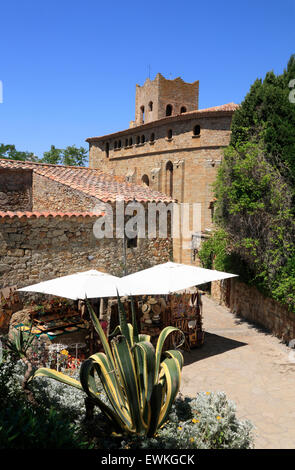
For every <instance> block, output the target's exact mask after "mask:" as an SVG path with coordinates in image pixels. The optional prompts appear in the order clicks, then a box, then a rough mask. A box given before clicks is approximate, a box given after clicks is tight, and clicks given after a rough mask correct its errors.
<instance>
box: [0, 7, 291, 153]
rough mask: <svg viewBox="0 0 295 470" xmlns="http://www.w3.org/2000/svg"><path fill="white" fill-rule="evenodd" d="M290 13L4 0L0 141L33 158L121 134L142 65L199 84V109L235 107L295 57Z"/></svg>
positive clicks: (265, 9)
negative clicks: (256, 83) (257, 82)
mask: <svg viewBox="0 0 295 470" xmlns="http://www.w3.org/2000/svg"><path fill="white" fill-rule="evenodd" d="M294 14H295V1H294V0H281V1H280V2H277V1H273V0H268V1H265V0H256V1H252V0H249V1H246V0H245V1H243V2H238V1H231V0H230V1H226V0H225V1H223V2H220V1H215V0H213V1H212V0H211V2H200V1H196V0H194V1H186V0H183V1H181V2H180V1H178V2H176V1H173V0H170V1H166V0H158V1H154V0H149V1H148V2H140V1H128V0H125V1H124V2H123V1H121V2H119V1H109V2H106V1H104V2H102V1H99V0H97V1H94V0H84V1H80V0H79V1H75V0H72V1H68V0H59V1H56V0H50V1H48V0H42V1H40V0H38V1H36V0H30V1H26V0H19V1H15V0H9V1H8V0H6V1H3V2H1V9H0V16H1V28H0V59H1V61H0V80H1V81H2V83H3V103H2V104H0V142H3V143H6V144H8V143H10V144H15V145H16V147H17V148H18V149H19V150H28V151H32V152H34V153H35V154H36V155H38V156H39V157H41V156H42V154H43V152H44V151H46V150H48V149H49V148H50V145H51V144H54V145H56V146H57V147H60V148H64V147H66V146H67V145H72V144H75V145H77V146H81V145H83V146H85V147H88V146H87V144H86V142H84V141H85V138H87V137H90V136H94V135H104V134H107V133H110V132H115V131H117V130H122V129H125V128H128V126H129V121H130V120H132V119H134V107H135V85H136V83H138V84H140V85H142V84H143V83H144V81H145V79H146V78H147V76H148V73H149V66H150V71H151V72H150V73H151V78H154V77H155V75H156V74H157V73H158V72H161V73H162V74H163V75H164V76H165V77H166V78H175V77H177V76H181V77H182V78H183V79H184V80H185V81H187V82H193V81H194V80H200V103H199V106H200V108H205V107H209V106H216V105H219V104H223V103H227V102H230V101H234V102H236V103H239V102H241V101H242V99H243V97H244V96H245V94H246V93H247V91H248V90H249V87H250V85H251V84H252V83H253V81H254V80H255V79H256V78H257V77H264V75H265V73H266V72H267V71H269V70H274V71H275V72H276V73H281V72H282V71H283V69H284V67H285V66H286V64H287V61H288V59H289V57H290V55H291V54H292V53H294V52H295V27H294ZM294 78H295V77H294Z"/></svg>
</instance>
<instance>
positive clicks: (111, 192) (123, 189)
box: [0, 158, 172, 202]
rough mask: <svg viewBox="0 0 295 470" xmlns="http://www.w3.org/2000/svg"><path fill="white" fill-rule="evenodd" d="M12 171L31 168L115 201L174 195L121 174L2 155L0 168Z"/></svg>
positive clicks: (103, 199)
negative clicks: (6, 157)
mask: <svg viewBox="0 0 295 470" xmlns="http://www.w3.org/2000/svg"><path fill="white" fill-rule="evenodd" d="M1 168H6V169H11V170H18V169H24V170H26V169H30V170H33V172H35V173H36V174H38V175H41V176H44V177H46V178H49V179H51V180H53V181H56V182H58V183H61V184H64V185H66V186H69V187H71V188H72V189H75V190H77V191H81V192H83V193H84V194H86V195H88V196H93V197H95V198H97V199H99V200H100V201H103V202H114V201H116V199H121V200H124V201H126V202H128V201H133V200H135V201H138V202H148V201H155V202H161V201H162V202H170V201H172V199H171V198H169V197H168V196H166V195H165V194H162V193H160V192H158V191H153V190H152V189H150V188H149V187H147V186H141V185H136V184H132V183H127V182H126V181H124V177H122V176H114V175H109V174H106V173H103V172H102V171H100V170H97V169H91V168H85V167H76V166H63V165H49V164H46V163H34V162H23V161H18V160H7V159H3V158H0V169H1Z"/></svg>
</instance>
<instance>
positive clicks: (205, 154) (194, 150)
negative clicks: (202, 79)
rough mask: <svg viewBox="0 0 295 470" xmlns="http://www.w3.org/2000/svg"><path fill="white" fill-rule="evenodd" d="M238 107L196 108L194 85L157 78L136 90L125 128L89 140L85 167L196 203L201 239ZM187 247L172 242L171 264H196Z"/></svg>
mask: <svg viewBox="0 0 295 470" xmlns="http://www.w3.org/2000/svg"><path fill="white" fill-rule="evenodd" d="M237 107H238V105H237V104H235V103H228V104H224V105H221V106H216V107H212V108H207V109H199V82H198V81H196V82H193V83H185V82H184V81H183V80H182V79H181V78H180V77H178V78H176V79H174V80H168V79H166V78H165V77H163V76H162V75H161V74H160V73H158V74H157V76H156V77H155V79H154V80H150V79H149V78H148V79H147V80H146V81H145V83H144V85H143V86H139V85H136V98H135V120H134V121H131V122H130V125H129V128H128V129H124V130H122V131H119V132H115V133H112V134H108V135H104V136H99V137H89V138H88V139H86V141H87V142H88V143H89V166H90V168H99V169H100V170H102V171H105V172H107V173H112V174H114V175H120V176H124V177H125V179H126V181H127V182H130V183H136V184H144V185H147V186H149V187H150V188H151V189H153V190H156V191H160V192H162V193H165V194H166V195H167V196H170V197H172V198H173V199H174V200H175V201H176V202H178V203H190V204H194V203H197V204H199V207H200V212H201V217H200V225H201V230H200V231H201V237H202V238H203V237H206V234H207V236H208V233H210V230H212V226H213V224H212V218H213V211H214V198H213V191H212V183H213V182H214V180H215V177H216V172H217V168H218V165H219V164H220V162H221V159H222V155H223V150H224V148H225V147H226V146H227V145H228V144H229V140H230V127H231V121H232V116H233V113H234V112H235V110H236V109H237ZM194 246H195V245H194V240H193V235H192V236H191V240H190V247H189V248H187V247H186V249H184V248H183V245H182V242H181V239H177V240H174V244H173V252H174V260H175V261H178V262H183V263H191V262H193V263H194V262H196V261H197V256H196V251H197V250H195V249H194Z"/></svg>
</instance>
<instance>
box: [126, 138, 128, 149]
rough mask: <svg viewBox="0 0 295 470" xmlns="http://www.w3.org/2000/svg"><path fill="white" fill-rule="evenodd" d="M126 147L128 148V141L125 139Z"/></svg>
mask: <svg viewBox="0 0 295 470" xmlns="http://www.w3.org/2000/svg"><path fill="white" fill-rule="evenodd" d="M125 147H128V139H125Z"/></svg>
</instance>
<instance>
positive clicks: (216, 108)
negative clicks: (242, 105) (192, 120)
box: [183, 102, 239, 114]
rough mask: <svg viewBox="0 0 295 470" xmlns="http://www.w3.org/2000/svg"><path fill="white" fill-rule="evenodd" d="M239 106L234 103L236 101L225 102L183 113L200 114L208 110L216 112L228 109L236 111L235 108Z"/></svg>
mask: <svg viewBox="0 0 295 470" xmlns="http://www.w3.org/2000/svg"><path fill="white" fill-rule="evenodd" d="M238 108H239V105H238V104H236V103H233V102H231V103H226V104H222V105H220V106H212V107H211V108H204V109H198V110H196V111H188V112H187V113H183V114H192V113H198V114H202V113H208V112H212V113H213V112H218V111H229V112H233V111H236V109H238Z"/></svg>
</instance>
